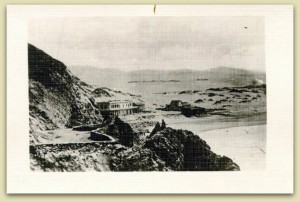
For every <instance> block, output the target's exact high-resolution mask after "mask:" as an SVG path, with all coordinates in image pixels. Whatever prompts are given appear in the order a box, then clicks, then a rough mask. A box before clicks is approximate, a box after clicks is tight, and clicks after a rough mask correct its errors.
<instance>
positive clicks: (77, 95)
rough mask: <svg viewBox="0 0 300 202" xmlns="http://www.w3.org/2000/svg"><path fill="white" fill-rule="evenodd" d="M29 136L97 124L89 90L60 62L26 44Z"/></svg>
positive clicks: (96, 115)
mask: <svg viewBox="0 0 300 202" xmlns="http://www.w3.org/2000/svg"><path fill="white" fill-rule="evenodd" d="M28 71H29V111H30V114H29V123H30V133H32V132H36V131H40V130H47V129H56V128H65V127H71V126H76V125H81V124H88V123H98V122H101V121H102V117H101V116H100V115H99V114H98V113H97V110H96V109H95V107H94V103H93V102H94V99H93V96H92V90H93V88H92V87H91V86H89V85H88V84H86V83H84V82H82V81H80V80H79V79H78V78H77V77H75V76H74V75H72V73H71V72H70V71H69V70H68V69H67V67H66V66H65V65H64V64H63V63H62V62H60V61H58V60H56V59H54V58H52V57H51V56H49V55H48V54H47V53H45V52H43V51H42V50H40V49H38V48H36V47H35V46H33V45H31V44H28Z"/></svg>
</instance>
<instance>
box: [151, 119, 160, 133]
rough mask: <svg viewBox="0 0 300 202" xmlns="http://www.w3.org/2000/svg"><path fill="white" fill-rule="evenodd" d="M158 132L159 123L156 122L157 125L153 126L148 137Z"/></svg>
mask: <svg viewBox="0 0 300 202" xmlns="http://www.w3.org/2000/svg"><path fill="white" fill-rule="evenodd" d="M158 131H160V123H159V122H157V123H156V124H155V127H154V128H153V130H152V132H151V133H150V135H153V134H155V133H156V132H158Z"/></svg>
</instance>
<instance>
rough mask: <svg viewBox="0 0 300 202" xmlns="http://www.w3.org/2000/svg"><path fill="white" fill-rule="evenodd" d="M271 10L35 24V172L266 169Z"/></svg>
mask: <svg viewBox="0 0 300 202" xmlns="http://www.w3.org/2000/svg"><path fill="white" fill-rule="evenodd" d="M264 30H265V29H264V17H256V16H249V17H236V16H235V17H229V16H227V17H226V16H225V17H199V16H198V17H197V16H195V17H155V18H154V17H90V18H88V17H86V18H75V17H74V18H45V19H31V20H30V22H29V23H28V72H29V73H28V78H29V79H28V82H29V128H30V131H29V132H30V133H29V135H30V145H29V147H30V169H31V170H32V171H45V172H64V171H68V172H83V171H101V172H102V171H248V170H264V169H265V158H266V155H268V153H267V152H266V117H267V116H266V115H267V110H266V99H267V94H266V88H267V86H266V71H265V47H264V44H265V35H264Z"/></svg>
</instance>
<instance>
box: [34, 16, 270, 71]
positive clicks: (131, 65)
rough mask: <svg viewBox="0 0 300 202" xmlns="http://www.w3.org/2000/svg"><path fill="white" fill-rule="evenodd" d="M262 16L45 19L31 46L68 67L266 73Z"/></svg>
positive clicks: (38, 22) (37, 26)
mask: <svg viewBox="0 0 300 202" xmlns="http://www.w3.org/2000/svg"><path fill="white" fill-rule="evenodd" d="M264 41H265V40H264V18H263V17H253V16H250V17H226V16H225V17H97V18H45V19H32V20H31V21H30V23H29V30H28V42H29V43H31V44H32V45H34V46H36V47H37V48H40V49H41V50H43V51H45V52H46V53H48V54H49V55H51V56H52V57H54V58H56V59H58V60H60V61H62V62H63V63H64V64H66V65H67V66H69V67H70V66H90V67H94V68H100V69H110V68H113V69H121V70H126V71H131V70H185V69H188V70H200V71H201V70H207V69H211V68H218V67H229V68H238V69H245V70H252V71H259V72H265V48H264Z"/></svg>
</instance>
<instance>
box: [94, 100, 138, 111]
mask: <svg viewBox="0 0 300 202" xmlns="http://www.w3.org/2000/svg"><path fill="white" fill-rule="evenodd" d="M96 105H97V108H98V109H99V110H100V112H101V113H102V114H106V115H128V114H132V113H133V112H134V111H135V109H136V108H137V107H135V106H133V102H132V101H129V100H110V101H97V100H96Z"/></svg>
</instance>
